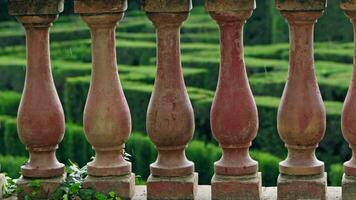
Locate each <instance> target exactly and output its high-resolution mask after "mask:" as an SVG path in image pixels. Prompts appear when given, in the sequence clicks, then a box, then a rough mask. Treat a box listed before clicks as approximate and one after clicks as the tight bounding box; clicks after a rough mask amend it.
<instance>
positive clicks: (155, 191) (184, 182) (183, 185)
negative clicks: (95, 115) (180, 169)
mask: <svg viewBox="0 0 356 200" xmlns="http://www.w3.org/2000/svg"><path fill="white" fill-rule="evenodd" d="M197 189H198V173H194V174H192V175H190V176H184V177H157V176H152V175H150V177H149V178H148V180H147V199H148V200H175V199H177V200H178V199H180V200H192V199H195V197H196V194H197Z"/></svg>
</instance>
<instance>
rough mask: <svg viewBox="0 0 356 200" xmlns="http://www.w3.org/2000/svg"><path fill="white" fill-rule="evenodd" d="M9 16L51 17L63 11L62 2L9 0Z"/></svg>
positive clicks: (57, 0)
mask: <svg viewBox="0 0 356 200" xmlns="http://www.w3.org/2000/svg"><path fill="white" fill-rule="evenodd" d="M8 2H9V3H8V9H9V14H10V15H51V14H59V13H61V12H62V11H63V7H64V0H9V1H8Z"/></svg>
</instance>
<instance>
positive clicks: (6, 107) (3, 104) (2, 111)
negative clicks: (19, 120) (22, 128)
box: [0, 91, 21, 116]
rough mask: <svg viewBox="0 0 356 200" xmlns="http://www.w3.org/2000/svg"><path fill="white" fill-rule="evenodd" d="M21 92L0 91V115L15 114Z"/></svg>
mask: <svg viewBox="0 0 356 200" xmlns="http://www.w3.org/2000/svg"><path fill="white" fill-rule="evenodd" d="M20 100H21V94H19V93H17V92H11V91H1V92H0V115H9V116H16V115H17V110H18V107H19V104H20Z"/></svg>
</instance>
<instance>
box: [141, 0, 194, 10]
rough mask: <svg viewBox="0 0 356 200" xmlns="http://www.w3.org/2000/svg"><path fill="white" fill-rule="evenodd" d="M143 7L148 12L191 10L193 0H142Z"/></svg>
mask: <svg viewBox="0 0 356 200" xmlns="http://www.w3.org/2000/svg"><path fill="white" fill-rule="evenodd" d="M142 9H143V10H144V11H146V12H164V13H177V12H189V11H190V10H191V9H192V0H142Z"/></svg>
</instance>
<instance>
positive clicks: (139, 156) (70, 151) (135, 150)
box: [0, 119, 280, 185]
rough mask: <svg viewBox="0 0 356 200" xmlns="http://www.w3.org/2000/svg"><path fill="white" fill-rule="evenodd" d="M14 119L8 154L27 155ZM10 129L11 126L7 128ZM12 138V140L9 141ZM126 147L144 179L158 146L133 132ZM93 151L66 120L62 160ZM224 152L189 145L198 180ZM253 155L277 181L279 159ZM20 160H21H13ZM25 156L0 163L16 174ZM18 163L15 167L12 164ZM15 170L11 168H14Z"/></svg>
mask: <svg viewBox="0 0 356 200" xmlns="http://www.w3.org/2000/svg"><path fill="white" fill-rule="evenodd" d="M9 122H10V123H11V127H9V126H8V125H7V126H5V129H6V130H5V132H11V133H12V134H11V140H10V139H6V137H5V139H6V140H5V144H11V145H5V149H6V154H8V155H12V156H13V155H16V156H25V155H27V152H26V151H25V148H24V145H23V144H21V142H20V141H19V139H18V137H17V133H16V134H15V132H16V131H14V130H13V127H16V121H15V120H11V119H9V120H8V121H7V123H9ZM8 129H9V130H8ZM10 142H11V143H10ZM126 151H127V153H129V154H130V155H131V157H129V159H130V160H131V162H132V164H133V171H134V172H135V173H136V174H137V175H139V176H141V177H142V178H143V179H144V180H145V179H147V177H148V176H149V174H150V169H149V165H150V164H151V163H153V162H154V161H155V159H156V156H157V153H156V149H155V146H154V145H153V144H152V142H151V141H150V139H149V138H148V137H147V136H143V135H142V134H141V133H133V134H132V135H131V137H130V139H129V141H128V143H127V144H126ZM93 155H94V152H93V150H92V148H91V145H90V144H89V143H88V142H87V140H86V138H85V135H84V132H83V128H82V127H81V126H78V125H74V124H67V126H66V133H65V136H64V139H63V141H62V143H61V144H60V146H59V149H58V151H57V156H58V158H59V160H60V161H61V162H64V163H67V164H68V163H69V160H71V161H73V162H76V163H78V164H79V165H80V166H83V165H85V164H86V163H87V162H89V161H90V159H91V157H92V156H93ZM220 156H221V150H220V148H219V147H217V146H215V145H213V144H206V143H204V142H201V141H193V142H192V143H191V144H190V145H189V146H188V149H187V157H188V158H189V159H191V160H192V161H193V162H194V163H195V168H196V171H197V172H198V173H199V182H200V183H201V184H209V183H210V180H211V177H212V175H213V173H214V168H213V163H214V162H215V161H216V160H218V159H219V158H220ZM251 156H252V157H253V158H254V159H256V160H258V161H260V163H259V166H260V170H261V171H262V172H263V183H264V185H275V184H276V180H277V176H278V163H279V161H280V159H278V158H277V157H275V156H272V155H270V154H268V153H262V152H257V151H252V152H251ZM13 160H15V161H18V160H21V162H14V161H13ZM25 160H26V159H24V158H21V159H11V157H9V161H6V160H5V158H4V159H3V160H2V157H1V156H0V163H1V164H2V166H3V169H4V171H6V172H8V173H9V174H11V176H15V175H16V174H17V173H18V171H19V167H18V166H19V165H22V164H23V163H24V161H25ZM14 163H15V164H17V166H15V167H12V168H11V167H9V166H12V165H14ZM11 170H12V171H11Z"/></svg>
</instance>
